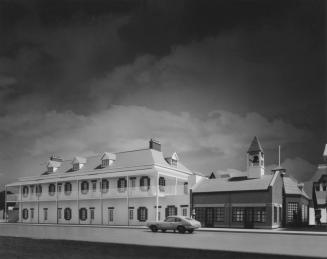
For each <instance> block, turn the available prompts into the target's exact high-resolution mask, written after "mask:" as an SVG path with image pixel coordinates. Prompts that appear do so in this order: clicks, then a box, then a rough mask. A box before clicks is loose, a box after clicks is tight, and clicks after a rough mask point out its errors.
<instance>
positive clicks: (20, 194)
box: [19, 185, 23, 223]
mask: <svg viewBox="0 0 327 259" xmlns="http://www.w3.org/2000/svg"><path fill="white" fill-rule="evenodd" d="M22 195H23V194H22V185H19V196H20V203H19V217H20V222H21V223H22V222H23V214H22V213H23V212H22V203H23V198H22V197H23V196H22Z"/></svg>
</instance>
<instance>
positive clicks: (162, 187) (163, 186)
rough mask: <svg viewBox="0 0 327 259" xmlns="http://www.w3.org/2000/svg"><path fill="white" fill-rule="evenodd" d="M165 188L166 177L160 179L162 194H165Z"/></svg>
mask: <svg viewBox="0 0 327 259" xmlns="http://www.w3.org/2000/svg"><path fill="white" fill-rule="evenodd" d="M165 186H166V180H165V177H159V190H160V191H161V192H164V191H165Z"/></svg>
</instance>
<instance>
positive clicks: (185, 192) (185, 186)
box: [184, 182, 188, 194]
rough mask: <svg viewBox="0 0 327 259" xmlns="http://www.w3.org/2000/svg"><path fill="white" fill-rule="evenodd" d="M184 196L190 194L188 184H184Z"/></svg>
mask: <svg viewBox="0 0 327 259" xmlns="http://www.w3.org/2000/svg"><path fill="white" fill-rule="evenodd" d="M184 194H188V183H187V182H185V183H184Z"/></svg>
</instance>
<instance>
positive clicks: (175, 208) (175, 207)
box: [174, 207, 177, 216]
mask: <svg viewBox="0 0 327 259" xmlns="http://www.w3.org/2000/svg"><path fill="white" fill-rule="evenodd" d="M174 209H175V216H176V215H177V207H174Z"/></svg>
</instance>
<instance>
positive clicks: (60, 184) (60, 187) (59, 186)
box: [57, 183, 62, 193]
mask: <svg viewBox="0 0 327 259" xmlns="http://www.w3.org/2000/svg"><path fill="white" fill-rule="evenodd" d="M57 188H58V193H61V189H62V183H58V185H57Z"/></svg>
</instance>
